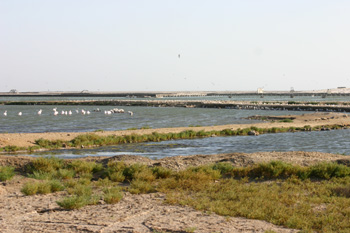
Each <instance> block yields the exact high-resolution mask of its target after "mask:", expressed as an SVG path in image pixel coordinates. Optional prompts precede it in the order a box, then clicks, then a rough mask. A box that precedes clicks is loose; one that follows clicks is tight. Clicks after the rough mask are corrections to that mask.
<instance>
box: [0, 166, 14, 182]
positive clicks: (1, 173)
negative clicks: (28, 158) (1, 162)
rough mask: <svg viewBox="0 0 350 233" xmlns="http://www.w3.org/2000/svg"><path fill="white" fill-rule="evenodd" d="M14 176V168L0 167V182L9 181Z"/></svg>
mask: <svg viewBox="0 0 350 233" xmlns="http://www.w3.org/2000/svg"><path fill="white" fill-rule="evenodd" d="M14 175H15V168H14V167H10V166H0V181H6V180H11V179H12V177H13V176H14Z"/></svg>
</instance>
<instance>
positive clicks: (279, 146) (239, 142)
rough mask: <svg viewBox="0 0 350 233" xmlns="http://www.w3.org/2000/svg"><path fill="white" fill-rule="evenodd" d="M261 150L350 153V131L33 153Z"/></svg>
mask: <svg viewBox="0 0 350 233" xmlns="http://www.w3.org/2000/svg"><path fill="white" fill-rule="evenodd" d="M258 151H319V152H328V153H339V154H346V155H349V154H350V130H334V131H313V132H297V133H281V134H264V135H260V136H231V137H211V138H202V139H192V140H171V141H164V142H157V143H154V142H151V143H135V144H127V145H119V146H108V147H99V148H94V149H80V150H57V151H51V152H50V153H47V152H45V153H34V154H31V156H40V155H48V154H50V155H56V156H58V157H62V158H77V157H85V156H115V155H120V154H132V155H142V156H146V157H149V158H152V159H155V158H158V159H159V158H163V157H168V156H177V155H195V154H208V155H209V154H218V153H232V152H245V153H253V152H258Z"/></svg>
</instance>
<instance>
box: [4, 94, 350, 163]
mask: <svg viewBox="0 0 350 233" xmlns="http://www.w3.org/2000/svg"><path fill="white" fill-rule="evenodd" d="M62 99H66V100H72V99H73V100H74V99H79V100H80V99H84V100H86V99H89V98H71V97H67V98H62V97H60V98H37V97H33V98H32V99H28V98H25V100H62ZM91 99H106V98H102V97H100V98H91ZM108 99H126V98H108ZM164 99H166V98H164ZM168 99H210V100H246V101H257V100H261V99H260V98H257V97H256V96H240V97H233V98H231V99H229V98H228V97H204V98H203V97H193V98H168ZM10 100H14V99H13V98H11V99H10ZM18 100H24V99H23V98H19V99H18ZM263 100H266V101H273V100H279V101H281V100H287V101H288V100H291V98H289V97H275V96H266V97H265V98H264V99H263ZM293 100H294V101H348V100H349V97H327V98H326V99H322V98H321V97H295V98H293ZM0 101H1V99H0ZM54 107H55V106H45V105H44V106H24V105H21V106H16V105H7V106H5V105H0V133H6V132H8V133H26V132H83V131H88V132H92V131H95V130H101V129H102V130H123V129H130V128H141V127H146V126H148V127H151V128H161V127H181V126H198V125H201V126H208V125H223V124H245V123H252V122H256V121H251V120H246V119H244V118H246V117H248V116H252V115H289V114H304V113H305V112H294V111H275V110H271V111H262V110H236V109H208V108H193V109H192V108H175V107H174V108H156V107H125V106H123V107H118V106H113V107H112V106H58V108H57V111H59V113H60V114H59V115H58V116H54V115H53V110H52V109H53V108H54ZM112 108H123V109H124V110H125V111H126V112H127V111H133V112H134V115H133V116H130V115H128V114H126V113H124V114H112V115H105V114H104V111H105V110H110V109H112ZM39 109H42V110H43V112H42V115H38V114H37V111H38V110H39ZM82 109H84V110H89V111H90V112H91V114H90V115H82V114H81V113H80V112H81V110H82ZM97 109H100V110H101V112H94V110H97ZM62 110H64V111H69V110H71V111H72V112H73V115H71V116H66V115H61V111H62ZM76 110H78V111H79V114H77V113H76ZM4 111H7V113H8V115H7V116H4V115H3V113H4ZM18 112H22V116H18ZM308 113H309V112H308ZM301 150H302V151H320V152H330V153H340V154H350V130H337V131H322V132H299V133H283V134H265V135H260V136H258V137H250V136H238V137H213V138H204V139H193V140H173V141H166V142H159V143H138V144H128V145H118V146H109V147H100V148H94V149H83V150H58V151H51V152H45V153H34V154H30V156H39V155H49V154H55V155H57V156H59V157H63V158H72V157H73V158H75V157H84V156H114V155H118V154H135V155H142V156H147V157H150V158H162V157H167V156H176V155H193V154H217V153H231V152H249V153H250V152H257V151H301Z"/></svg>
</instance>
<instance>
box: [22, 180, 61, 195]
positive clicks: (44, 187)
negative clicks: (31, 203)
mask: <svg viewBox="0 0 350 233" xmlns="http://www.w3.org/2000/svg"><path fill="white" fill-rule="evenodd" d="M62 190H64V186H63V185H62V184H61V182H60V181H58V180H50V181H44V182H27V183H25V184H24V186H23V187H22V189H21V192H22V193H23V194H25V195H35V194H48V193H53V192H58V191H62Z"/></svg>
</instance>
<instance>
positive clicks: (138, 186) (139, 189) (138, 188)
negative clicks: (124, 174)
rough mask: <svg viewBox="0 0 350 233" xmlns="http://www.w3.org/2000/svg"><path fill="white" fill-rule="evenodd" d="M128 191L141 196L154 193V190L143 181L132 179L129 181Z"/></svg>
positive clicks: (149, 184)
mask: <svg viewBox="0 0 350 233" xmlns="http://www.w3.org/2000/svg"><path fill="white" fill-rule="evenodd" d="M128 191H129V192H130V193H132V194H143V193H152V192H155V188H154V186H153V185H152V184H151V183H149V182H147V181H145V180H139V179H134V180H132V181H131V183H130V187H129V188H128Z"/></svg>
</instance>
